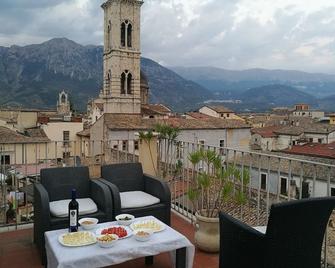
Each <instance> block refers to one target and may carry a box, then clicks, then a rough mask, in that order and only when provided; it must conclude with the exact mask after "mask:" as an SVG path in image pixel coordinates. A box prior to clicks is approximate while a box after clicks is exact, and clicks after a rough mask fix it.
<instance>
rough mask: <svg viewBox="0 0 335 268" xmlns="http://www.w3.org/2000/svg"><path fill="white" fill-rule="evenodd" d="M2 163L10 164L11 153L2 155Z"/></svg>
mask: <svg viewBox="0 0 335 268" xmlns="http://www.w3.org/2000/svg"><path fill="white" fill-rule="evenodd" d="M1 165H10V155H1Z"/></svg>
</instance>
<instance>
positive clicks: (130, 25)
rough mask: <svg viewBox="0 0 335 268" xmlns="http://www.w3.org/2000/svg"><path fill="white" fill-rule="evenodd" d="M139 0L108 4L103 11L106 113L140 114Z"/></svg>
mask: <svg viewBox="0 0 335 268" xmlns="http://www.w3.org/2000/svg"><path fill="white" fill-rule="evenodd" d="M142 4H143V1H139V0H108V1H106V2H105V3H104V4H103V5H102V6H101V7H102V8H103V10H104V56H103V75H104V77H103V81H104V84H103V89H102V90H101V92H100V96H99V97H100V99H102V100H103V102H104V112H105V113H130V114H139V113H140V112H141V93H140V77H141V75H140V60H141V59H140V55H141V44H140V24H141V6H142Z"/></svg>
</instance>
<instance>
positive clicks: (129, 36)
mask: <svg viewBox="0 0 335 268" xmlns="http://www.w3.org/2000/svg"><path fill="white" fill-rule="evenodd" d="M132 30H133V26H132V25H131V24H128V28H127V46H128V47H131V45H132V44H131V35H132Z"/></svg>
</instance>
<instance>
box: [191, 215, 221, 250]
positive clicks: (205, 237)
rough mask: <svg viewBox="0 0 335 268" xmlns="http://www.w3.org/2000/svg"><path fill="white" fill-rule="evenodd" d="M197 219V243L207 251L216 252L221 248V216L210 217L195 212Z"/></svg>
mask: <svg viewBox="0 0 335 268" xmlns="http://www.w3.org/2000/svg"><path fill="white" fill-rule="evenodd" d="M195 217H196V219H197V222H196V231H195V244H196V246H197V247H198V248H200V249H201V250H203V251H206V252H212V253H216V252H219V250H220V226H219V218H218V217H217V218H208V217H203V216H201V215H199V213H198V212H197V213H196V214H195Z"/></svg>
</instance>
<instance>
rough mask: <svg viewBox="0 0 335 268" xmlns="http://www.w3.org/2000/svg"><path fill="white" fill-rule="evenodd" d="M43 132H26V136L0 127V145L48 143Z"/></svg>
mask: <svg viewBox="0 0 335 268" xmlns="http://www.w3.org/2000/svg"><path fill="white" fill-rule="evenodd" d="M49 141H50V140H49V139H48V138H47V136H46V135H45V133H44V131H43V130H35V129H34V130H31V129H30V130H27V131H26V135H23V134H21V133H18V132H16V131H14V130H11V129H9V128H6V127H0V143H6V144H10V143H39V142H49Z"/></svg>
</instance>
